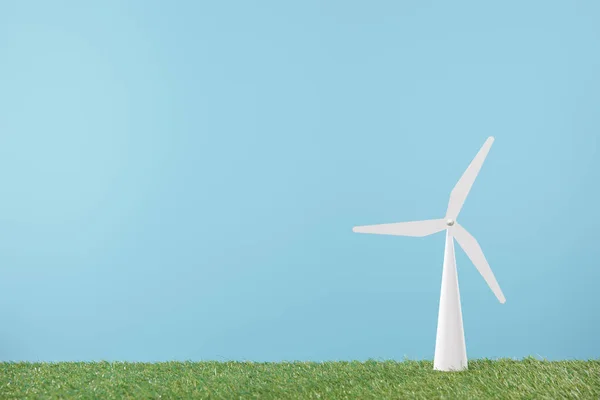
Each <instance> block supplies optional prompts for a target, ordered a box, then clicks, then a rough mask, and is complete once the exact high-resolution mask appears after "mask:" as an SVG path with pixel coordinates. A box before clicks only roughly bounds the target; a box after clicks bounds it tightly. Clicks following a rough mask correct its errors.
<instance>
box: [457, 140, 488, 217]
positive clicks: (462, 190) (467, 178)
mask: <svg viewBox="0 0 600 400" xmlns="http://www.w3.org/2000/svg"><path fill="white" fill-rule="evenodd" d="M492 143H494V137H493V136H490V137H489V138H488V139H487V140H486V141H485V143H484V144H483V146H482V147H481V149H480V150H479V152H478V153H477V155H476V156H475V158H474V159H473V161H471V164H469V166H468V167H467V169H466V170H465V172H464V173H463V174H462V176H461V177H460V179H459V180H458V182H457V183H456V186H454V189H452V192H451V193H450V200H449V201H448V210H447V211H446V218H448V219H454V220H455V219H456V218H457V217H458V214H459V213H460V210H461V208H462V206H463V204H464V203H465V200H466V199H467V195H468V194H469V191H470V190H471V186H473V182H475V178H477V174H479V171H480V170H481V166H482V165H483V162H484V161H485V158H486V157H487V155H488V152H489V151H490V148H491V147H492Z"/></svg>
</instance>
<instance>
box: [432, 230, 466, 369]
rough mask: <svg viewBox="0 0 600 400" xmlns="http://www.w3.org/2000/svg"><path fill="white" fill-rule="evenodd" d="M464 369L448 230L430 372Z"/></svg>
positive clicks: (456, 278)
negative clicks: (433, 354)
mask: <svg viewBox="0 0 600 400" xmlns="http://www.w3.org/2000/svg"><path fill="white" fill-rule="evenodd" d="M467 367H468V364H467V348H466V345H465V333H464V330H463V320H462V311H461V305H460V291H459V289H458V275H457V272H456V258H455V256H454V240H453V239H452V235H451V233H450V230H448V231H446V247H445V250H444V269H443V271H442V290H441V293H440V308H439V313H438V326H437V335H436V339H435V356H434V359H433V369H435V370H438V371H461V370H463V369H466V368H467Z"/></svg>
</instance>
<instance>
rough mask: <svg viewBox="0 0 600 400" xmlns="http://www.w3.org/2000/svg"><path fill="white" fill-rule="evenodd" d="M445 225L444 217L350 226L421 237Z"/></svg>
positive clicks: (437, 230) (363, 229)
mask: <svg viewBox="0 0 600 400" xmlns="http://www.w3.org/2000/svg"><path fill="white" fill-rule="evenodd" d="M447 227H448V226H447V225H446V220H444V219H428V220H424V221H411V222H398V223H394V224H379V225H365V226H355V227H354V228H352V232H357V233H374V234H377V235H395V236H416V237H423V236H429V235H432V234H434V233H437V232H441V231H443V230H444V229H446V228H447Z"/></svg>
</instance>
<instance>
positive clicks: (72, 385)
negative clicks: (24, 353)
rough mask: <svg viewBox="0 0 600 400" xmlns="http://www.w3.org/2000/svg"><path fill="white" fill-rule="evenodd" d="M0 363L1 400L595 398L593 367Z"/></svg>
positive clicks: (598, 363)
mask: <svg viewBox="0 0 600 400" xmlns="http://www.w3.org/2000/svg"><path fill="white" fill-rule="evenodd" d="M432 366H433V365H432V362H431V361H402V362H396V361H366V362H358V361H353V362H324V363H310V362H289V363H251V362H162V363H123V362H115V363H109V362H97V363H81V362H68V363H67V362H65V363H1V364H0V399H29V398H31V399H33V398H35V399H59V398H61V399H157V398H162V399H193V398H197V399H251V398H259V399H428V400H429V399H487V398H490V399H552V400H556V399H596V400H597V399H600V360H590V361H553V362H550V361H541V360H536V359H533V358H526V359H524V360H508V359H501V360H495V361H492V360H471V361H469V369H468V370H467V371H462V372H450V373H447V372H439V371H433V370H432Z"/></svg>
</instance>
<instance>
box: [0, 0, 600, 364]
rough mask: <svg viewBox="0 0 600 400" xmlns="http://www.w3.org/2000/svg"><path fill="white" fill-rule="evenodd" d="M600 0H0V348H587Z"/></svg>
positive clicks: (502, 353)
mask: <svg viewBox="0 0 600 400" xmlns="http://www.w3.org/2000/svg"><path fill="white" fill-rule="evenodd" d="M598 21H600V3H598V2H596V1H587V2H565V1H541V0H540V1H529V2H522V1H505V2H480V1H470V2H466V1H453V2H443V1H437V2H436V1H416V0H414V1H363V2H359V1H347V0H345V1H341V0H340V1H307V0H303V1H296V2H291V1H288V2H282V1H274V0H273V1H259V2H247V1H210V2H209V1H187V2H185V1H173V2H169V1H159V2H157V1H147V0H144V1H141V0H140V1H127V2H124V1H117V0H114V1H96V2H92V1H87V2H86V1H53V2H48V1H38V2H32V1H24V0H18V1H17V0H14V1H6V0H3V1H1V2H0V359H1V360H5V361H6V360H30V361H34V360H41V361H60V360H100V359H105V360H127V361H159V360H186V359H188V360H190V359H191V360H207V359H213V360H254V361H277V360H314V361H321V360H339V359H345V360H350V359H359V360H364V359H368V358H375V359H403V358H404V357H408V358H411V359H431V358H433V351H434V343H435V330H436V323H437V307H438V301H439V290H440V282H441V271H442V259H443V245H444V235H443V233H440V234H436V235H434V236H431V237H427V238H401V237H400V238H399V237H388V236H377V235H358V234H353V233H352V227H353V226H355V225H365V224H376V223H388V222H400V221H407V220H415V219H428V218H439V217H442V216H443V214H444V213H445V210H446V204H447V200H448V196H449V194H450V191H451V189H452V187H453V186H454V184H455V183H456V181H457V180H458V178H459V177H460V175H461V174H462V173H463V171H464V169H465V168H466V166H467V165H468V164H469V162H470V161H471V159H472V158H473V156H474V155H475V154H476V152H477V151H478V149H479V147H480V146H481V145H482V144H483V142H484V141H485V139H486V138H487V137H488V136H495V137H496V142H495V144H494V146H493V147H492V150H491V152H490V154H489V156H488V159H487V161H486V163H485V165H484V167H483V169H482V171H481V174H480V175H479V178H478V180H477V181H476V183H475V185H474V186H473V190H472V191H471V194H470V196H469V198H468V200H467V202H466V204H465V207H464V209H463V211H462V213H461V218H460V220H461V223H462V224H463V225H464V226H465V227H466V228H467V229H468V230H469V231H470V232H471V233H472V234H473V235H474V236H475V237H476V238H477V239H478V240H479V242H480V244H481V246H482V248H483V250H484V252H485V254H486V256H487V258H488V260H489V262H490V264H491V266H492V269H493V270H494V272H495V274H496V277H497V279H498V281H499V283H500V285H501V287H502V289H503V291H504V293H505V295H506V298H507V302H506V304H504V305H501V304H500V303H498V301H497V300H496V298H495V297H494V295H493V294H492V292H491V291H490V290H489V288H488V287H487V286H486V284H485V282H484V281H483V279H482V278H481V276H480V275H479V274H478V272H477V270H476V269H475V268H474V267H473V265H472V264H471V263H470V262H469V260H468V259H467V257H466V256H465V255H464V253H463V252H462V251H461V250H458V249H457V262H458V268H459V275H460V285H461V286H460V288H461V294H462V301H463V316H464V323H465V331H466V338H467V351H468V355H469V357H471V358H478V357H524V356H527V355H534V356H541V357H547V358H549V359H565V358H568V359H570V358H597V357H599V356H600V340H599V338H600V296H598V287H599V286H598V285H599V281H600V264H599V262H598V260H599V259H600V244H599V243H600V237H599V234H598V223H599V222H600V189H599V184H600V160H599V154H598V140H599V138H600V112H599V110H600V73H599V71H600V23H598Z"/></svg>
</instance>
